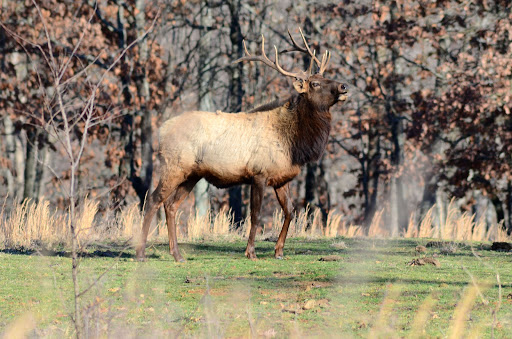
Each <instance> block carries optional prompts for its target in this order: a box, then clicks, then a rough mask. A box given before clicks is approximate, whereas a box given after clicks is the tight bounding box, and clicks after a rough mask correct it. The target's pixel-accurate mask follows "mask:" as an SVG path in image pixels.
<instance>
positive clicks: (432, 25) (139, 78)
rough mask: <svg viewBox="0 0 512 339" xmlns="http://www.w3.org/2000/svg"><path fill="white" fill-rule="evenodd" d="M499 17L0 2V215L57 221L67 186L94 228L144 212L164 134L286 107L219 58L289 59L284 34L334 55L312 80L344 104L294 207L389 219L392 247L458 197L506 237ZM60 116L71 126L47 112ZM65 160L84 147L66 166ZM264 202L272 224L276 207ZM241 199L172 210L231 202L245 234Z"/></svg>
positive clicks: (497, 12) (504, 39)
mask: <svg viewBox="0 0 512 339" xmlns="http://www.w3.org/2000/svg"><path fill="white" fill-rule="evenodd" d="M511 7H512V4H511V3H510V2H509V1H508V0H494V1H493V0H489V1H486V0H474V1H473V0H440V1H430V0H429V1H427V0H420V1H375V0H373V1H370V0H358V1H352V0H344V1H288V0H284V1H270V0H262V1H242V0H225V1H215V0H206V1H199V0H198V1H194V0H192V1H174V0H156V1H144V0H135V1H128V0H100V1H79V2H77V1H63V0H42V1H37V6H35V3H34V2H33V1H29V0H25V1H12V0H2V1H0V9H1V10H0V23H1V25H0V134H1V137H0V199H2V201H3V206H4V207H3V208H4V209H5V210H6V211H9V210H10V209H11V207H12V206H13V205H14V204H15V203H16V202H19V201H21V200H23V199H31V201H40V200H41V199H46V200H47V201H49V202H50V203H51V205H52V206H56V207H57V208H59V209H61V210H65V209H66V208H68V204H69V199H68V195H69V194H68V192H70V189H69V188H70V185H72V186H73V190H76V192H77V197H79V201H78V203H79V202H80V199H84V198H85V197H88V198H92V199H95V200H96V201H98V202H99V212H100V215H112V214H115V213H116V211H118V210H119V209H122V208H123V207H125V206H128V205H131V204H133V203H138V204H139V205H140V207H141V208H142V206H143V204H144V199H145V197H146V194H147V192H148V190H150V189H151V188H152V187H153V184H154V183H155V182H157V179H158V178H157V175H158V171H157V169H158V166H159V164H158V161H157V158H156V153H155V152H154V151H155V150H157V149H158V127H159V126H160V125H161V124H162V122H163V121H165V120H166V119H168V118H169V117H172V116H174V115H176V114H180V113H182V112H184V111H187V110H196V109H200V110H207V111H215V110H222V111H227V112H239V111H246V110H249V109H250V108H252V107H254V106H256V105H258V104H263V103H266V102H269V101H272V100H274V99H276V98H279V97H284V96H286V95H287V94H288V93H290V92H291V91H292V88H291V86H290V83H289V80H287V79H285V78H283V77H280V76H279V75H278V74H277V73H276V72H274V71H273V70H270V69H266V68H265V67H264V66H263V65H259V64H257V63H245V64H242V63H239V64H232V63H231V62H232V61H233V60H236V59H238V58H239V57H241V56H242V55H243V45H242V41H243V40H244V39H245V40H246V42H247V45H248V49H249V50H251V51H257V50H258V48H259V46H260V44H261V35H262V34H263V35H264V36H265V38H266V41H267V42H268V45H270V46H272V45H273V44H275V45H276V46H278V48H279V49H280V50H282V49H285V48H287V47H290V44H289V39H288V34H287V30H290V32H291V34H292V35H293V36H294V37H296V38H297V37H298V36H299V35H298V27H301V28H302V29H303V31H304V32H305V35H306V37H307V39H308V41H309V42H310V44H311V45H312V47H314V48H315V49H316V51H317V54H318V55H319V54H320V53H323V52H324V51H325V50H326V49H327V50H329V51H330V52H331V53H332V58H331V62H330V66H329V68H328V70H327V71H326V73H325V74H324V75H325V76H326V77H328V78H331V79H334V80H337V81H343V82H345V83H347V84H349V86H350V87H349V95H350V96H349V99H348V101H347V102H346V103H344V104H343V105H336V106H334V107H333V108H332V109H331V111H332V113H333V117H334V124H333V130H332V133H331V137H330V139H329V143H328V147H327V150H326V151H325V153H324V155H323V157H322V158H321V159H320V161H319V162H317V163H314V164H310V165H308V166H307V167H305V168H304V169H303V171H302V173H301V175H300V176H299V177H298V178H297V179H295V180H294V181H293V183H292V192H293V194H292V196H293V198H294V199H295V206H296V207H297V208H298V209H300V208H302V207H304V206H306V205H309V206H310V207H311V209H312V210H315V209H317V210H319V211H321V214H322V215H323V218H324V219H326V218H327V215H328V213H329V212H330V211H337V212H338V213H340V214H341V215H342V217H343V219H344V221H345V222H347V223H353V224H361V225H369V224H370V223H371V220H372V219H373V218H374V215H375V213H376V212H378V211H382V210H383V211H385V212H386V213H384V214H383V218H384V219H385V223H384V224H385V225H386V227H388V228H389V230H390V232H391V233H392V234H399V233H400V232H403V231H404V230H405V229H406V227H407V225H408V222H409V220H410V217H411V215H413V218H417V219H420V218H422V217H423V215H424V214H425V213H427V211H428V210H429V209H430V208H431V207H432V206H433V205H434V204H436V205H437V206H445V210H446V206H447V205H448V204H449V203H450V201H452V199H453V198H455V199H456V200H454V203H452V205H453V204H455V206H456V207H457V208H458V209H459V210H460V211H462V212H464V211H466V212H468V213H470V214H474V215H475V218H476V219H478V220H482V221H483V222H485V223H486V224H487V225H493V224H499V225H502V226H503V227H504V228H505V229H507V230H508V232H511V231H512V176H511V164H512V159H511V153H512V118H511V116H510V111H511V108H512V103H511V100H510V98H511V94H512V86H511V80H512V70H511V67H510V65H512V48H511V39H512V14H511V12H512V11H511V9H512V8H511ZM267 48H270V47H267ZM50 52H51V53H50ZM267 52H268V50H267ZM50 54H51V56H52V57H51V58H49V57H48V55H50ZM269 54H270V53H269ZM281 63H282V64H283V65H284V67H285V68H286V69H304V68H305V67H306V65H308V64H309V60H307V58H304V57H303V56H302V55H300V54H299V53H295V54H294V53H287V54H283V55H282V56H281ZM64 66H65V67H64ZM59 70H62V71H59ZM55 79H59V83H58V86H56V82H55ZM100 80H101V81H100ZM98 84H99V85H98ZM91 93H93V94H94V96H93V97H94V98H93V100H92V101H91ZM61 103H62V104H63V105H62V106H61V105H60V104H61ZM91 103H92V104H91ZM84 107H85V109H84ZM64 108H65V110H66V111H67V112H68V113H69V116H68V117H69V121H67V120H66V118H65V117H64V116H63V115H59V114H57V113H58V112H62V111H63V109H64ZM84 112H87V114H85V113H84ZM63 117H64V118H63ZM59 119H60V120H59ZM64 120H66V121H64ZM91 122H92V123H91ZM65 126H67V127H65ZM85 131H87V133H85ZM63 132H69V136H70V138H69V141H70V143H69V144H68V145H67V146H69V147H70V148H67V146H66V145H65V144H64V143H63V140H64V139H63V138H62V137H61V136H62V133H63ZM82 145H83V147H82ZM70 150H72V151H77V150H78V151H80V152H82V153H80V155H81V157H80V158H79V160H80V161H79V162H78V163H76V167H73V166H74V164H73V163H72V162H71V163H70V161H69V157H68V155H69V152H70ZM226 152H229V150H226ZM75 170H76V171H75ZM72 172H73V173H72ZM75 178H76V180H75ZM73 190H71V191H73ZM270 194H271V192H270V190H269V191H268V192H267V198H266V201H267V202H268V204H267V205H266V206H267V207H266V208H264V214H265V217H266V218H267V220H268V219H269V218H271V217H272V213H273V211H274V209H275V208H277V207H278V205H277V203H276V202H275V201H274V200H275V199H272V198H270V199H269V196H270ZM248 200H249V194H248V191H247V188H243V187H242V188H240V187H236V188H232V189H229V190H217V189H215V188H214V187H212V186H209V185H207V184H205V183H201V184H199V185H198V186H197V187H196V189H195V190H194V195H193V196H191V197H190V198H189V199H188V200H187V202H186V204H184V207H183V208H182V209H183V210H185V211H191V208H193V207H195V208H197V209H198V213H199V214H204V213H206V211H207V210H208V209H211V210H212V211H213V213H217V212H218V211H219V210H223V209H226V208H227V207H230V208H231V209H232V211H233V214H234V220H235V221H240V220H242V219H243V218H244V217H245V216H246V214H247V213H248Z"/></svg>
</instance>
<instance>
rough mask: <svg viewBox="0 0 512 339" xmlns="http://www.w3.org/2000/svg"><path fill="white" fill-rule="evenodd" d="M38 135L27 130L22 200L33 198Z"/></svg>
mask: <svg viewBox="0 0 512 339" xmlns="http://www.w3.org/2000/svg"><path fill="white" fill-rule="evenodd" d="M38 134H39V133H38V131H37V130H36V129H34V128H29V129H27V146H26V153H25V173H24V185H23V199H33V198H34V187H35V183H36V167H37V148H38Z"/></svg>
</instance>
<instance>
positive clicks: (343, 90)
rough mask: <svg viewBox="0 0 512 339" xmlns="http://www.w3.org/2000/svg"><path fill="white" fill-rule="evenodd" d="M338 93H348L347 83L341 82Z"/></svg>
mask: <svg viewBox="0 0 512 339" xmlns="http://www.w3.org/2000/svg"><path fill="white" fill-rule="evenodd" d="M338 93H342V94H345V93H347V85H345V84H339V85H338Z"/></svg>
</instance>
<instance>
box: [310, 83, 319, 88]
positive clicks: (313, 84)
mask: <svg viewBox="0 0 512 339" xmlns="http://www.w3.org/2000/svg"><path fill="white" fill-rule="evenodd" d="M311 85H312V86H313V87H320V83H318V82H313V83H312V84H311Z"/></svg>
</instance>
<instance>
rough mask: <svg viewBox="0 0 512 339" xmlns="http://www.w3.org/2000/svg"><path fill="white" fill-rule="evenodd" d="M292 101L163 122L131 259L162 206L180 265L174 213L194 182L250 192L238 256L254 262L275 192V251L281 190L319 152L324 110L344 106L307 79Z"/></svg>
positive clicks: (326, 118)
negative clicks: (156, 176)
mask: <svg viewBox="0 0 512 339" xmlns="http://www.w3.org/2000/svg"><path fill="white" fill-rule="evenodd" d="M294 86H295V88H296V89H297V90H298V91H299V94H297V95H293V96H290V97H289V98H288V99H287V100H285V101H282V102H275V103H271V104H268V105H263V106H260V107H258V108H256V109H254V110H252V111H251V112H250V113H244V112H242V113H238V114H232V113H224V112H220V111H217V112H215V113H211V112H202V111H193V112H187V113H184V114H182V115H179V116H177V117H174V118H172V119H170V120H168V121H166V122H165V123H164V124H163V125H162V127H161V129H160V150H159V157H160V160H161V174H160V182H159V184H158V186H157V188H156V189H155V191H154V192H153V193H152V194H151V196H150V198H149V199H148V203H147V211H146V215H145V217H144V222H143V232H142V233H143V234H142V239H141V242H140V243H139V245H138V247H137V257H139V258H144V249H145V245H146V239H147V234H148V232H149V226H150V224H151V220H152V218H153V216H154V214H155V213H156V211H157V210H158V208H159V207H160V206H161V205H162V204H164V203H165V211H166V215H167V227H168V231H169V248H170V252H171V254H172V255H173V256H174V258H175V259H176V260H177V261H181V260H183V257H182V256H181V254H180V253H179V250H178V244H177V239H176V225H175V221H174V217H175V215H176V210H177V208H178V206H179V204H180V203H181V201H183V199H184V198H185V197H186V196H187V194H188V193H189V192H190V191H191V190H192V188H193V187H194V185H195V184H196V183H197V181H198V180H199V179H201V178H205V179H206V180H208V181H209V182H210V183H212V184H213V185H215V186H217V187H221V188H225V187H230V186H233V185H238V184H250V185H251V231H250V234H249V241H248V244H247V249H246V252H245V254H246V256H247V257H249V258H251V259H254V258H256V254H255V250H254V238H255V234H256V229H257V226H258V221H259V213H260V207H261V204H262V198H263V192H264V188H265V186H272V187H274V189H275V192H276V196H277V198H278V201H279V203H280V205H281V207H282V208H283V211H284V213H285V221H284V224H283V229H282V231H281V233H280V235H279V239H278V241H277V244H276V247H275V256H276V258H280V257H282V255H283V247H284V242H285V239H286V234H287V231H288V226H289V224H290V221H291V213H292V206H291V202H290V201H291V200H290V198H289V188H288V183H289V181H290V180H292V179H293V178H294V177H295V176H296V175H297V174H299V173H300V168H301V166H302V165H304V164H305V163H307V162H311V161H316V160H318V158H319V157H320V156H321V154H322V152H323V151H324V148H325V145H326V143H327V140H328V137H329V132H330V128H331V114H330V113H329V108H330V107H331V106H332V105H334V104H335V103H336V102H338V101H340V100H345V99H346V96H345V93H346V89H345V87H344V85H342V84H340V83H337V82H335V81H332V80H327V79H325V78H323V77H322V76H320V75H313V76H311V77H310V80H304V81H299V80H297V81H296V83H294Z"/></svg>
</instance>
